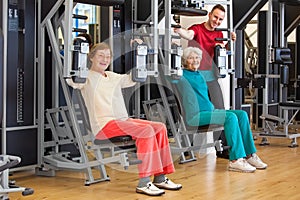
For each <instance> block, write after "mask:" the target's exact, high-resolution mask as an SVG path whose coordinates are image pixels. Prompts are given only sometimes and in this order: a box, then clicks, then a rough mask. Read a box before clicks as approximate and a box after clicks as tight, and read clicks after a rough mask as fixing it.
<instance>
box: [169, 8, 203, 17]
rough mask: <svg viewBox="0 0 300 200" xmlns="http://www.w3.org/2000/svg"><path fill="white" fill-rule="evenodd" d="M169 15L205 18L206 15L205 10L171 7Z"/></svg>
mask: <svg viewBox="0 0 300 200" xmlns="http://www.w3.org/2000/svg"><path fill="white" fill-rule="evenodd" d="M171 13H172V14H175V15H184V16H205V15H207V10H202V9H196V8H186V7H172V9H171Z"/></svg>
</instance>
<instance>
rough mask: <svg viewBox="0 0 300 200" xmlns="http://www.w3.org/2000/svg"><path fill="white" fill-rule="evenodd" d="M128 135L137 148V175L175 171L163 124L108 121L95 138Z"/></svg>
mask: <svg viewBox="0 0 300 200" xmlns="http://www.w3.org/2000/svg"><path fill="white" fill-rule="evenodd" d="M122 135H130V136H131V137H132V138H133V139H134V140H135V144H136V148H137V157H138V159H139V160H142V163H141V164H139V165H138V170H139V177H140V178H142V177H148V176H151V175H155V176H156V175H160V174H170V173H173V172H174V171H175V169H174V165H173V161H172V156H171V152H170V147H169V141H168V136H167V130H166V127H165V124H163V123H160V122H153V121H148V120H141V119H131V118H129V119H127V120H125V121H121V120H112V121H109V122H108V123H107V124H106V125H105V126H104V127H103V129H102V130H100V131H99V133H98V134H97V135H96V139H100V140H101V139H107V138H112V137H116V136H122Z"/></svg>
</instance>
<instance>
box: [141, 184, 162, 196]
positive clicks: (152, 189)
mask: <svg viewBox="0 0 300 200" xmlns="http://www.w3.org/2000/svg"><path fill="white" fill-rule="evenodd" d="M136 192H137V193H141V194H147V195H150V196H160V195H162V194H164V193H165V191H164V190H161V189H159V188H157V187H156V186H155V185H154V184H153V183H151V182H149V183H147V186H146V187H137V188H136Z"/></svg>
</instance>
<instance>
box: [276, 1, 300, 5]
mask: <svg viewBox="0 0 300 200" xmlns="http://www.w3.org/2000/svg"><path fill="white" fill-rule="evenodd" d="M279 2H280V3H285V4H286V5H292V6H300V0H279Z"/></svg>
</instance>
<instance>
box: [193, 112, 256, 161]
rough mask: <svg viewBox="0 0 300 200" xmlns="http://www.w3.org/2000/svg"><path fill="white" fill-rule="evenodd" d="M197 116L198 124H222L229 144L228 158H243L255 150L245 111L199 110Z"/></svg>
mask: <svg viewBox="0 0 300 200" xmlns="http://www.w3.org/2000/svg"><path fill="white" fill-rule="evenodd" d="M198 117H199V118H198ZM198 117H197V118H198V119H199V126H202V125H207V124H219V125H223V126H224V132H225V137H226V140H227V144H228V146H230V154H229V159H230V160H236V159H238V158H243V157H246V155H249V154H252V153H255V152H256V148H255V145H254V141H253V136H252V131H251V129H250V125H249V119H248V115H247V113H246V112H245V111H243V110H214V111H201V112H200V113H199V116H198Z"/></svg>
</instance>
